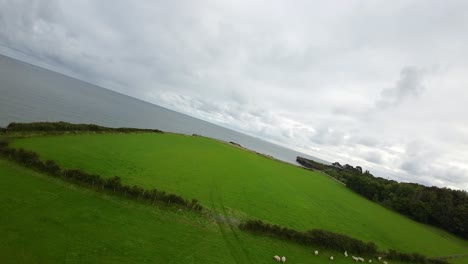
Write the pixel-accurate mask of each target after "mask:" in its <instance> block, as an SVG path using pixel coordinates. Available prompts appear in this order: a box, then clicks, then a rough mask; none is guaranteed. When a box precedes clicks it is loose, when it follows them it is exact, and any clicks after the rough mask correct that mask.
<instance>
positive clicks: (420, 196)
mask: <svg viewBox="0 0 468 264" xmlns="http://www.w3.org/2000/svg"><path fill="white" fill-rule="evenodd" d="M297 159H298V162H299V161H300V162H299V163H301V164H302V165H303V166H309V167H310V166H311V165H310V164H313V167H314V168H318V169H320V170H323V171H325V172H326V173H327V174H328V175H330V176H332V177H335V178H337V179H339V180H342V181H343V182H345V183H346V186H347V187H348V188H350V189H351V190H353V191H355V192H357V193H359V194H361V195H362V196H364V197H366V198H367V199H369V200H372V201H375V202H378V203H381V204H383V205H385V206H387V207H389V208H391V209H393V210H395V211H397V212H399V213H402V214H404V215H407V216H409V217H410V218H412V219H414V220H416V221H419V222H422V223H426V224H431V225H434V226H437V227H441V228H443V229H445V230H447V231H449V232H452V233H454V234H456V235H458V236H461V237H463V238H465V239H466V238H468V193H467V192H466V191H461V190H451V189H448V188H438V187H435V186H432V187H426V186H423V185H420V184H416V183H398V182H396V181H392V180H386V179H383V178H378V177H374V176H373V175H372V174H371V173H369V172H368V171H366V172H365V173H362V168H361V167H359V166H356V167H353V166H351V165H348V164H346V165H344V166H341V165H340V164H339V163H334V164H333V166H327V165H323V164H320V166H321V167H320V166H319V165H317V164H316V162H314V161H311V160H307V159H304V158H301V157H298V158H297ZM324 166H325V167H326V168H323V167H324Z"/></svg>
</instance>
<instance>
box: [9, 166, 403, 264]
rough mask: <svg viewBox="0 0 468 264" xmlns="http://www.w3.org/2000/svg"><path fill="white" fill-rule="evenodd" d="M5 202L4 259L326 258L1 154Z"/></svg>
mask: <svg viewBox="0 0 468 264" xmlns="http://www.w3.org/2000/svg"><path fill="white" fill-rule="evenodd" d="M0 201H1V202H0V234H1V239H0V263H2V264H10V263H11V264H16V263H22V264H23V263H25V264H27V263H126V264H128V263H177V264H192V263H210V264H212V263H213V264H221V263H222V264H244V263H245V264H249V263H259V264H269V263H272V260H271V257H272V256H273V255H275V254H280V253H281V254H283V255H285V256H287V257H288V262H291V263H311V264H320V263H326V257H325V256H323V257H318V258H317V257H315V256H313V254H312V252H311V250H310V248H307V247H304V246H300V245H297V244H295V243H290V242H285V241H280V240H277V239H273V238H268V237H259V236H256V235H254V234H250V233H246V232H241V231H239V230H238V229H231V228H228V227H226V226H222V225H221V226H218V225H217V224H213V223H212V222H211V221H209V220H208V219H206V218H205V217H204V216H203V215H202V214H198V213H194V212H193V211H191V210H183V211H179V210H174V209H175V208H174V209H172V208H171V207H163V208H162V209H161V208H160V207H154V206H150V205H148V204H145V203H139V202H136V201H132V200H128V199H125V198H123V197H121V196H117V195H107V194H106V193H103V192H96V191H93V190H90V189H89V188H81V187H79V186H77V185H76V184H70V183H68V182H65V181H63V180H60V179H58V178H54V177H49V176H46V175H43V174H41V173H38V172H37V171H33V170H30V169H27V168H24V167H20V166H18V165H16V164H14V163H13V162H10V161H7V160H4V159H1V158H0ZM324 254H328V256H330V255H332V254H335V255H336V252H324ZM288 262H287V263H288ZM348 262H349V260H348V259H345V258H344V257H343V258H337V259H336V260H335V261H334V264H346V263H348ZM391 264H396V262H391Z"/></svg>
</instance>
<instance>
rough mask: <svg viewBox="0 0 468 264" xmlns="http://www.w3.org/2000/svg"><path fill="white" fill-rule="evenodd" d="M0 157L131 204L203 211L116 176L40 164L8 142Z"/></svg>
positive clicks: (0, 149) (0, 148) (0, 145)
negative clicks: (105, 176)
mask: <svg viewBox="0 0 468 264" xmlns="http://www.w3.org/2000/svg"><path fill="white" fill-rule="evenodd" d="M0 155H1V156H3V157H5V158H7V159H9V160H12V161H15V162H16V163H19V164H21V165H24V166H26V167H28V168H31V169H35V170H37V171H40V172H43V173H45V174H47V175H51V176H54V177H56V178H61V179H63V180H66V181H69V182H72V183H75V184H79V185H81V186H85V187H91V188H95V189H97V190H101V191H107V192H110V193H113V194H117V195H121V196H124V197H127V198H132V199H134V200H140V201H146V202H149V203H150V204H154V203H155V202H157V201H159V202H163V203H166V204H174V205H178V206H181V207H184V208H187V209H190V210H194V211H202V210H203V206H202V205H201V204H200V203H199V202H198V200H197V199H192V200H186V199H184V198H183V197H182V196H180V195H177V194H173V193H166V192H164V191H160V190H158V189H156V188H154V189H150V190H148V189H144V188H142V187H140V186H137V185H125V184H123V183H122V182H121V179H120V177H118V176H114V177H111V178H103V177H102V176H100V175H97V174H90V173H87V172H84V171H82V170H79V169H63V168H61V167H60V166H59V165H58V164H57V163H56V162H55V161H53V160H46V161H45V162H43V161H42V160H40V158H39V155H38V154H37V153H35V152H32V151H27V150H24V149H21V148H20V149H15V148H10V147H8V142H7V141H6V140H1V141H0Z"/></svg>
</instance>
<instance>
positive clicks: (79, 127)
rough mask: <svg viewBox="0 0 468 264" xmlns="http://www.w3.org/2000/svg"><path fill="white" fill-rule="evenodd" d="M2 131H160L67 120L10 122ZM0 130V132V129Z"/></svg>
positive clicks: (158, 131)
mask: <svg viewBox="0 0 468 264" xmlns="http://www.w3.org/2000/svg"><path fill="white" fill-rule="evenodd" d="M3 131H4V132H34V131H40V132H75V131H81V132H85V131H88V132H119V133H133V132H156V133H162V131H161V130H158V129H140V128H127V127H120V128H111V127H104V126H98V125H95V124H71V123H67V122H34V123H10V124H9V125H8V126H7V127H6V128H4V130H3ZM0 132H2V131H1V130H0Z"/></svg>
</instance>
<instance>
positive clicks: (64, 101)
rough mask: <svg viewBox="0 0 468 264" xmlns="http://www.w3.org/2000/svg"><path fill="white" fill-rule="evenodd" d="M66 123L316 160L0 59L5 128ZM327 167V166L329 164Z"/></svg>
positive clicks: (0, 99)
mask: <svg viewBox="0 0 468 264" xmlns="http://www.w3.org/2000/svg"><path fill="white" fill-rule="evenodd" d="M38 121H50V122H52V121H65V122H70V123H93V124H98V125H103V126H109V127H135V128H151V129H160V130H163V131H167V132H175V133H181V134H187V135H191V134H199V135H203V136H206V137H210V138H215V139H219V140H223V141H227V142H229V141H233V142H236V143H238V144H241V145H242V146H243V147H245V148H248V149H250V150H253V151H256V152H259V153H263V154H266V155H270V156H273V157H274V158H276V159H279V160H282V161H286V162H288V163H291V164H295V165H297V163H296V157H297V156H303V157H307V158H310V159H314V160H316V161H319V162H325V161H323V160H320V159H318V158H315V157H311V156H309V155H306V154H303V153H299V152H297V151H294V150H291V149H288V148H285V147H282V146H279V145H276V144H273V143H270V142H267V141H264V140H261V139H258V138H255V137H252V136H249V135H246V134H243V133H240V132H237V131H234V130H231V129H227V128H224V127H221V126H218V125H216V124H212V123H209V122H206V121H203V120H200V119H197V118H194V117H191V116H188V115H185V114H182V113H179V112H175V111H172V110H169V109H167V108H164V107H161V106H158V105H154V104H151V103H148V102H145V101H142V100H139V99H136V98H133V97H129V96H126V95H123V94H120V93H117V92H114V91H111V90H108V89H105V88H102V87H98V86H95V85H92V84H90V83H87V82H83V81H80V80H77V79H74V78H71V77H68V76H65V75H62V74H59V73H56V72H53V71H50V70H47V69H44V68H41V67H37V66H34V65H31V64H28V63H25V62H22V61H18V60H15V59H13V58H10V57H6V56H3V55H0V126H1V127H5V126H7V125H8V124H9V123H11V122H38ZM325 163H328V162H325Z"/></svg>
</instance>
